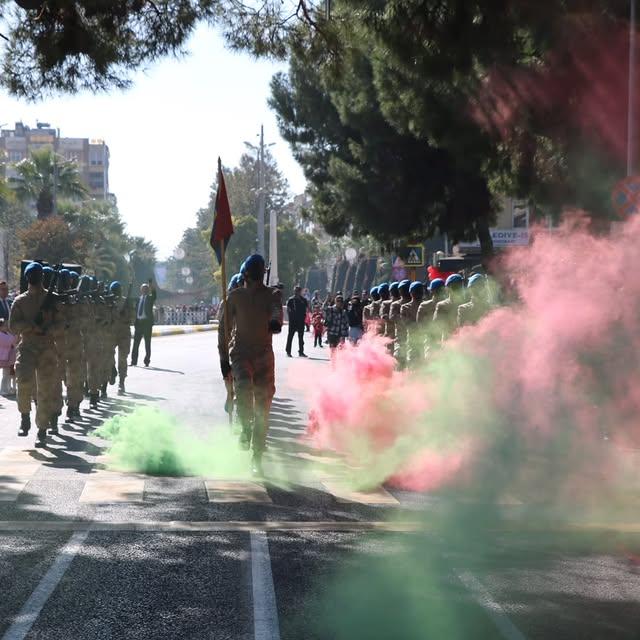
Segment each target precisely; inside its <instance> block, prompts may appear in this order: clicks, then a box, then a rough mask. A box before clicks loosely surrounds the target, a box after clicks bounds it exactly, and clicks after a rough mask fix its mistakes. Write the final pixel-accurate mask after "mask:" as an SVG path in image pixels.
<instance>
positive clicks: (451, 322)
mask: <svg viewBox="0 0 640 640" xmlns="http://www.w3.org/2000/svg"><path fill="white" fill-rule="evenodd" d="M445 286H446V287H447V290H448V292H449V297H448V298H446V299H445V300H442V302H438V304H437V305H436V310H435V312H434V314H433V322H434V325H435V332H436V335H435V336H434V339H435V340H436V341H440V342H441V343H445V342H446V341H447V340H448V339H449V338H450V337H451V336H452V335H453V334H454V333H455V331H456V329H457V328H458V307H459V306H460V305H461V304H463V303H464V301H465V289H464V278H463V277H462V276H461V275H460V274H458V273H454V274H453V275H450V276H449V277H448V278H447V281H446V283H445Z"/></svg>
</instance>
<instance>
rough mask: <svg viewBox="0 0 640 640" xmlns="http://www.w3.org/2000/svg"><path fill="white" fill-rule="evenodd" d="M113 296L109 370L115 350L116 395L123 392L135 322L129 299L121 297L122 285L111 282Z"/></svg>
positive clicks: (133, 310) (113, 363)
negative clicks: (116, 357)
mask: <svg viewBox="0 0 640 640" xmlns="http://www.w3.org/2000/svg"><path fill="white" fill-rule="evenodd" d="M109 290H110V292H111V294H112V295H113V296H114V303H113V309H112V314H113V351H112V352H111V356H112V357H111V368H112V369H113V368H114V367H115V350H116V349H117V350H118V368H117V371H118V377H119V384H118V394H119V395H123V394H124V392H125V386H124V381H125V380H126V378H127V357H128V356H129V352H130V351H131V325H132V324H133V322H134V320H135V309H134V306H133V303H132V302H131V299H130V297H129V296H128V295H127V297H126V298H123V297H122V285H121V284H120V283H119V282H112V283H111V287H110V288H109Z"/></svg>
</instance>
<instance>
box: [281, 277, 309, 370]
mask: <svg viewBox="0 0 640 640" xmlns="http://www.w3.org/2000/svg"><path fill="white" fill-rule="evenodd" d="M308 309H309V303H308V301H307V299H306V298H305V297H304V296H303V295H302V287H300V286H297V287H296V288H295V289H294V290H293V295H292V296H291V297H290V298H289V300H287V315H288V317H289V334H288V335H287V348H286V350H287V355H288V356H289V357H291V345H292V343H293V336H294V334H295V333H297V334H298V355H299V356H300V357H301V358H306V357H307V356H306V355H305V353H304V329H305V320H306V317H307V311H308Z"/></svg>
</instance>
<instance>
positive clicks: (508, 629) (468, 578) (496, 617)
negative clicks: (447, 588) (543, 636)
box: [457, 571, 526, 640]
mask: <svg viewBox="0 0 640 640" xmlns="http://www.w3.org/2000/svg"><path fill="white" fill-rule="evenodd" d="M457 575H458V579H459V580H460V582H462V584H463V585H464V586H465V587H466V588H467V589H469V591H470V592H471V594H472V595H473V597H474V599H475V601H476V602H477V603H478V604H479V605H480V606H481V607H482V608H483V609H484V610H485V611H486V612H487V614H488V615H489V617H490V618H491V621H492V622H493V624H494V625H495V626H496V628H497V629H498V631H499V632H500V635H501V636H502V637H503V638H505V640H526V638H525V636H524V635H523V634H522V632H521V631H520V629H518V627H516V626H515V625H514V624H513V622H511V620H510V619H509V616H508V615H507V614H506V613H505V611H504V609H503V608H502V607H501V606H500V605H499V604H498V603H497V602H496V601H495V600H494V599H493V598H492V597H491V594H490V593H489V592H488V591H487V590H486V589H485V588H484V586H483V585H482V583H481V582H480V580H478V578H476V577H475V576H474V575H473V574H472V573H470V572H469V571H463V572H458V574H457Z"/></svg>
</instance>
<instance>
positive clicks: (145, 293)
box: [131, 280, 156, 367]
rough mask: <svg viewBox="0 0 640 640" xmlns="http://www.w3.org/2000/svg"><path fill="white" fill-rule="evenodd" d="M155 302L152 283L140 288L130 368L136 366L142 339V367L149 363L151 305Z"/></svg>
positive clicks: (151, 329) (151, 320) (151, 326)
mask: <svg viewBox="0 0 640 640" xmlns="http://www.w3.org/2000/svg"><path fill="white" fill-rule="evenodd" d="M155 301H156V289H155V287H154V286H153V282H152V281H151V280H149V284H143V285H142V286H141V287H140V297H139V298H138V301H137V302H136V319H135V325H134V327H135V331H134V336H133V350H132V352H131V366H132V367H135V366H136V365H137V364H138V349H139V348H140V342H141V341H142V339H143V338H144V366H145V367H148V366H149V363H150V362H151V333H152V331H153V305H154V304H155Z"/></svg>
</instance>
